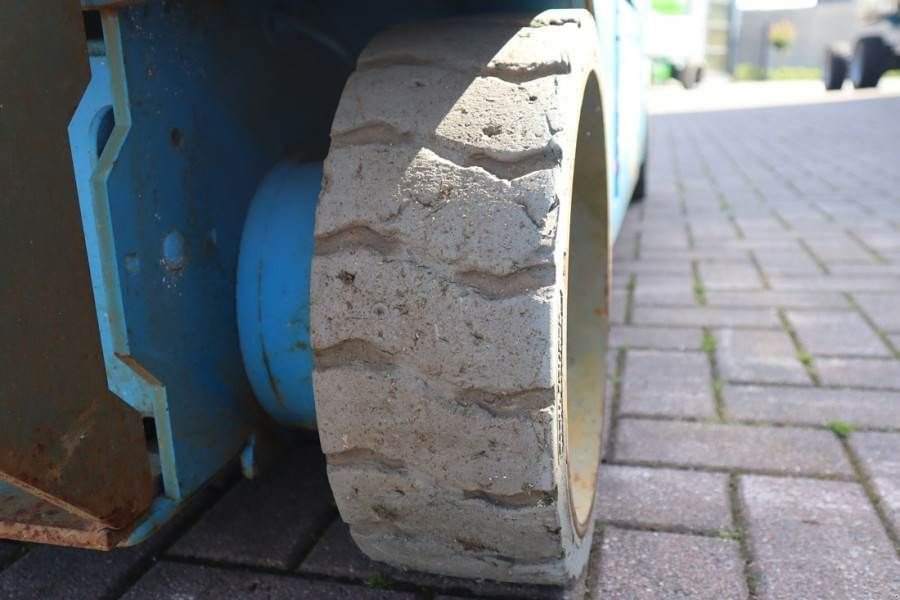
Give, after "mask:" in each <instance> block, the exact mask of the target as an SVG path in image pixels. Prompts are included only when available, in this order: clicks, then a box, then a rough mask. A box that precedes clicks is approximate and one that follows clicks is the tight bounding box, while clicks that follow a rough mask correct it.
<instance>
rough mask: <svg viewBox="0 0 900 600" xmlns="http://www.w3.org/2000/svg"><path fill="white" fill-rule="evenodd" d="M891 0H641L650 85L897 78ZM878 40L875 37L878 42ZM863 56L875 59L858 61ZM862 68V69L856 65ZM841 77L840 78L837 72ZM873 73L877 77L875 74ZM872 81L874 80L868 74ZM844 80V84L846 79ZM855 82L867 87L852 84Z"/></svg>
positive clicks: (897, 27) (898, 25)
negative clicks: (645, 3) (854, 68)
mask: <svg viewBox="0 0 900 600" xmlns="http://www.w3.org/2000/svg"><path fill="white" fill-rule="evenodd" d="M898 4H900V3H898V1H897V0H818V1H817V0H648V6H647V30H646V32H645V36H644V40H645V43H646V47H647V52H648V54H649V55H650V57H651V58H652V59H653V81H654V83H656V84H666V83H680V84H681V85H682V86H683V87H685V88H688V89H690V88H693V87H695V86H696V85H698V84H700V83H701V82H710V81H721V80H722V79H730V80H739V81H747V80H753V81H761V80H819V81H823V82H825V83H826V84H828V82H827V81H826V80H827V79H831V84H830V85H827V87H829V89H837V88H839V87H840V84H841V83H843V81H844V79H845V78H850V77H851V75H853V74H854V73H851V71H852V66H853V59H854V52H855V51H857V50H858V49H857V46H859V45H860V40H862V39H868V38H872V39H874V41H871V42H869V41H867V42H865V43H864V44H863V45H865V46H866V47H865V48H863V49H862V50H861V52H862V53H863V54H865V51H868V55H867V56H861V57H857V62H858V63H859V64H858V65H857V69H858V70H857V72H856V73H855V74H856V75H857V77H858V78H859V77H862V78H863V79H866V77H865V75H869V77H868V80H867V81H863V82H862V83H864V84H867V83H871V79H872V77H873V73H872V72H871V70H872V69H876V70H881V71H882V72H883V73H882V76H881V77H882V78H890V77H895V78H896V77H897V76H900V70H898V68H897V67H900V65H898V64H896V55H895V53H894V52H893V48H894V47H896V44H897V43H898V32H900V12H898V9H900V7H898ZM878 40H881V41H880V42H879V41H878ZM865 59H868V60H869V62H870V63H872V62H873V61H874V62H875V63H877V64H869V65H865V64H863V62H864V61H865ZM864 67H868V68H869V70H870V72H869V73H865V72H863V71H862V69H863V68H864ZM841 75H843V77H841ZM879 79H880V78H879ZM876 83H877V80H876ZM847 85H849V83H848V84H847ZM856 87H873V86H871V85H861V86H859V85H857V86H856Z"/></svg>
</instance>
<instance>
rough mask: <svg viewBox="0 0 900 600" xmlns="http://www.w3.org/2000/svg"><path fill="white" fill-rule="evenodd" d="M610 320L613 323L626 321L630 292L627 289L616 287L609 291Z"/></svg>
mask: <svg viewBox="0 0 900 600" xmlns="http://www.w3.org/2000/svg"><path fill="white" fill-rule="evenodd" d="M609 303H610V311H609V320H610V322H611V323H624V322H625V315H626V314H628V292H627V290H622V289H614V290H612V291H611V292H610V293H609Z"/></svg>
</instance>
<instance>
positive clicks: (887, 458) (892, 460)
mask: <svg viewBox="0 0 900 600" xmlns="http://www.w3.org/2000/svg"><path fill="white" fill-rule="evenodd" d="M850 446H851V447H852V448H853V451H854V452H855V453H856V455H857V456H858V457H859V460H860V462H861V463H862V467H863V469H864V470H865V472H866V475H867V476H868V477H869V479H870V480H871V482H872V485H873V486H874V487H875V491H876V493H877V494H878V498H879V502H880V504H881V507H882V508H883V509H884V512H885V514H886V515H887V518H888V519H889V520H890V522H891V525H892V527H893V528H894V532H895V533H896V534H897V535H898V536H900V432H897V433H880V432H858V433H853V434H851V436H850Z"/></svg>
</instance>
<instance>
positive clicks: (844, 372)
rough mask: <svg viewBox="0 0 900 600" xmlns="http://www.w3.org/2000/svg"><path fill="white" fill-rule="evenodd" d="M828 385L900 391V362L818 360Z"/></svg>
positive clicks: (818, 370) (817, 367) (881, 360)
mask: <svg viewBox="0 0 900 600" xmlns="http://www.w3.org/2000/svg"><path fill="white" fill-rule="evenodd" d="M815 368H816V372H817V373H818V374H819V379H821V381H822V383H824V384H826V385H840V386H850V387H871V388H879V389H893V390H900V361H897V360H891V359H880V358H817V359H816V360H815Z"/></svg>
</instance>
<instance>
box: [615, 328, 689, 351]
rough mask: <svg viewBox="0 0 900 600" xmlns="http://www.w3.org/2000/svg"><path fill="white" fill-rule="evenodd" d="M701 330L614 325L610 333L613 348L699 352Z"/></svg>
mask: <svg viewBox="0 0 900 600" xmlns="http://www.w3.org/2000/svg"><path fill="white" fill-rule="evenodd" d="M702 339H703V333H702V332H701V331H700V328H698V327H693V328H687V327H686V328H677V329H676V328H667V327H641V326H639V325H614V326H612V327H611V328H610V332H609V345H610V347H611V348H651V349H654V350H699V349H700V344H701V341H702Z"/></svg>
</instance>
